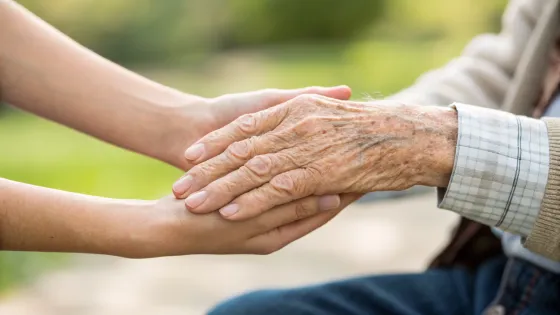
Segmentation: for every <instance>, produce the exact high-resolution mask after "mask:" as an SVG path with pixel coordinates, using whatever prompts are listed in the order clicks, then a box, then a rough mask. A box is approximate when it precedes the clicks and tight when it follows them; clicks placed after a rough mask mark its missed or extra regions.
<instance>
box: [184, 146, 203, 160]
mask: <svg viewBox="0 0 560 315" xmlns="http://www.w3.org/2000/svg"><path fill="white" fill-rule="evenodd" d="M202 154H204V144H202V143H197V144H195V145H193V146H191V147H190V148H188V149H187V150H186V151H185V158H186V159H187V160H191V161H194V160H196V159H198V158H200V157H201V156H202Z"/></svg>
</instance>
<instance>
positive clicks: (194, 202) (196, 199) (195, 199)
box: [185, 191, 208, 208]
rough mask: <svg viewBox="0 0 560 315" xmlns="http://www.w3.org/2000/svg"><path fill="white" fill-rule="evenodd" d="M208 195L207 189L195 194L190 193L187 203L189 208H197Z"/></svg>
mask: <svg viewBox="0 0 560 315" xmlns="http://www.w3.org/2000/svg"><path fill="white" fill-rule="evenodd" d="M206 197H208V193H207V192H205V191H198V192H195V193H194V194H192V195H190V196H189V197H188V198H187V199H186V200H185V203H186V204H187V206H189V208H196V207H198V206H200V205H201V204H202V203H203V202H204V201H205V200H206Z"/></svg>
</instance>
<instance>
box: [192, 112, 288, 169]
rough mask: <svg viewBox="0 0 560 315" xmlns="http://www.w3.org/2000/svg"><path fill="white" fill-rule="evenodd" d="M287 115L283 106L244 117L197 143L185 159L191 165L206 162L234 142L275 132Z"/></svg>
mask: <svg viewBox="0 0 560 315" xmlns="http://www.w3.org/2000/svg"><path fill="white" fill-rule="evenodd" d="M287 114H288V107H287V106H286V105H285V104H282V105H280V106H277V107H273V108H270V109H267V110H264V111H260V112H257V113H254V114H247V115H243V116H241V117H239V118H237V119H236V120H234V121H233V122H232V123H230V124H228V125H226V126H225V127H222V128H220V129H218V130H216V131H214V132H211V133H209V134H208V135H206V136H204V137H203V138H202V139H200V140H199V141H197V142H196V143H195V144H193V145H192V146H191V147H189V148H188V149H187V150H186V151H185V158H186V159H187V160H188V161H189V163H191V164H197V163H200V162H203V161H206V160H208V159H210V158H212V157H214V156H216V155H218V154H220V153H222V152H223V151H224V150H225V149H226V148H227V147H228V146H230V145H231V144H232V143H234V142H238V141H241V140H244V139H247V138H250V137H253V136H258V135H261V134H263V133H266V132H268V131H271V130H273V129H274V128H276V126H278V125H279V124H280V123H281V122H282V121H283V120H284V118H285V117H286V115H287Z"/></svg>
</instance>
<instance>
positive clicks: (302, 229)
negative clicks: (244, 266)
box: [246, 194, 361, 254]
mask: <svg viewBox="0 0 560 315" xmlns="http://www.w3.org/2000/svg"><path fill="white" fill-rule="evenodd" d="M359 197H361V195H358V194H343V195H341V196H340V204H339V206H338V207H336V208H335V209H333V210H331V211H327V212H322V213H319V214H317V215H315V216H312V217H309V218H306V219H302V220H298V221H295V222H292V223H288V224H285V225H283V226H280V227H278V228H275V229H273V230H270V231H268V232H266V233H264V234H260V235H257V236H255V237H253V238H251V239H250V240H249V241H248V242H247V244H246V251H247V252H249V253H255V254H269V253H272V252H275V251H278V250H280V249H281V248H283V247H285V246H286V245H288V244H290V243H292V242H294V241H296V240H298V239H300V238H302V237H304V236H306V235H307V234H309V233H310V232H312V231H314V230H316V229H318V228H320V227H321V226H323V225H325V224H326V223H327V222H329V221H330V220H331V219H332V218H334V217H335V216H336V215H337V214H339V213H340V212H341V211H342V210H343V209H344V208H345V207H346V206H348V205H349V204H350V203H352V202H354V201H355V200H357V199H359ZM309 198H316V197H308V198H306V199H309ZM282 207H285V206H282ZM278 208H281V207H278ZM274 211H276V210H271V211H269V212H268V213H272V212H274ZM268 213H267V214H268ZM263 216H264V214H263Z"/></svg>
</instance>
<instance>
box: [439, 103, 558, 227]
mask: <svg viewBox="0 0 560 315" xmlns="http://www.w3.org/2000/svg"><path fill="white" fill-rule="evenodd" d="M451 106H452V107H453V108H455V109H456V110H457V113H458V119H459V124H458V126H459V130H458V138H457V149H456V153H455V164H454V167H453V173H452V175H451V180H450V182H449V185H448V187H447V188H446V189H439V190H438V201H439V207H440V208H443V209H447V210H451V211H454V212H457V213H459V214H460V215H462V216H464V217H466V218H469V219H471V220H475V221H478V222H481V223H484V224H486V225H490V226H495V227H497V228H500V229H502V230H505V231H508V232H511V233H514V234H519V235H522V236H527V235H529V234H530V232H531V229H532V228H533V225H534V223H535V220H536V218H537V216H538V214H539V209H540V207H541V202H542V200H543V196H544V192H545V187H546V183H547V179H548V169H549V147H548V135H547V129H546V125H545V123H544V122H543V121H541V120H537V119H531V118H527V117H522V116H516V115H513V114H510V113H506V112H502V111H498V110H493V109H487V108H482V107H476V106H470V105H464V104H458V103H455V104H453V105H451Z"/></svg>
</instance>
